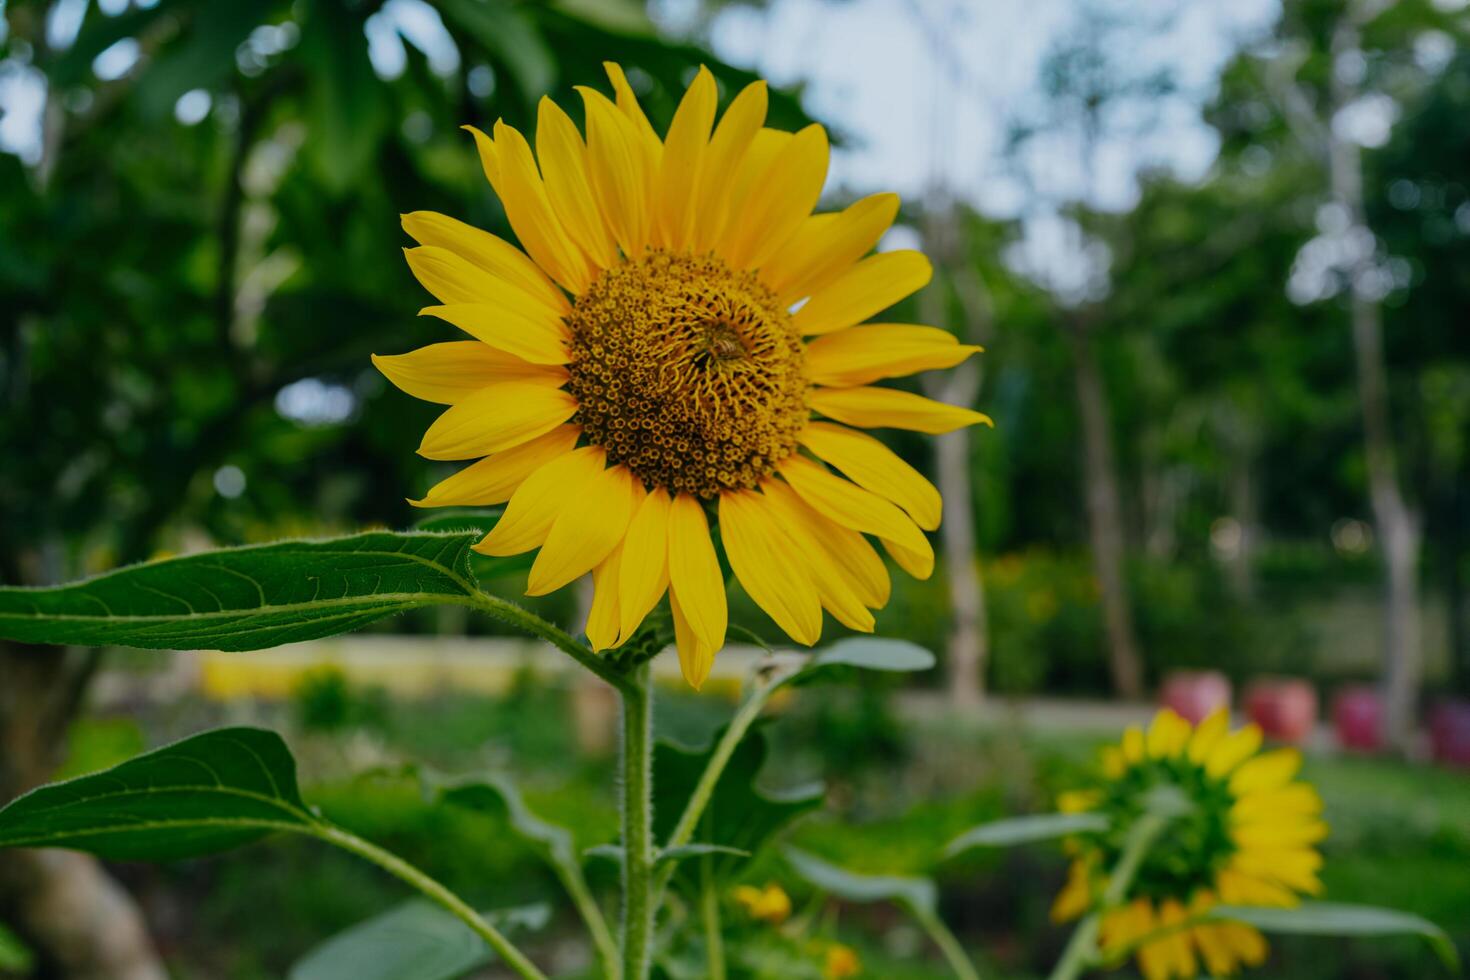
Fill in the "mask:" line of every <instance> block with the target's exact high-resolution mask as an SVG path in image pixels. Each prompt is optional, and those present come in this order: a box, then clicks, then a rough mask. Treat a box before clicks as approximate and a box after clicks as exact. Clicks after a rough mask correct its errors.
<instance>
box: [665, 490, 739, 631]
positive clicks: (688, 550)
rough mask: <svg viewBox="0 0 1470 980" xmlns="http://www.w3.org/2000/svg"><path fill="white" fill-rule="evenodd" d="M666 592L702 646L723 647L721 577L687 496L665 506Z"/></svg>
mask: <svg viewBox="0 0 1470 980" xmlns="http://www.w3.org/2000/svg"><path fill="white" fill-rule="evenodd" d="M668 528H669V530H668V543H669V590H670V592H672V593H673V594H674V595H675V596H677V597H678V599H679V605H680V607H681V608H682V609H683V610H684V615H685V617H686V618H687V621H688V623H689V628H690V629H692V630H693V631H694V636H695V637H696V638H697V639H698V640H699V642H700V644H701V645H702V646H706V647H708V648H709V649H710V650H712V651H714V650H719V649H720V648H721V647H723V646H724V645H725V627H726V625H727V621H728V615H729V614H728V610H727V608H726V605H725V577H724V576H723V575H722V574H721V573H720V561H719V559H718V558H717V557H716V556H715V549H714V545H713V544H712V543H711V542H710V536H709V522H708V521H707V520H706V519H705V516H704V508H703V507H701V506H700V504H699V501H697V500H695V499H694V498H693V497H691V496H690V495H689V494H687V493H681V494H679V495H678V496H676V497H675V498H674V499H673V501H672V503H671V504H670V505H669V516H668Z"/></svg>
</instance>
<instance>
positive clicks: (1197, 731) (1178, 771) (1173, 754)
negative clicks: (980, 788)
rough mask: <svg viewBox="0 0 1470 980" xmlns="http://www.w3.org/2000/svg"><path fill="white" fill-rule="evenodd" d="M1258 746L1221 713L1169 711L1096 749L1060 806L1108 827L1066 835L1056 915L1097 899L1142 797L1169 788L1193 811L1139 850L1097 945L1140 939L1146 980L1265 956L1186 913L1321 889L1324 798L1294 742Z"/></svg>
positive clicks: (1224, 928) (1119, 946) (1118, 946)
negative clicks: (1303, 777) (1085, 781)
mask: <svg viewBox="0 0 1470 980" xmlns="http://www.w3.org/2000/svg"><path fill="white" fill-rule="evenodd" d="M1260 749H1261V732H1260V729H1258V728H1256V727H1255V726H1254V725H1247V726H1245V727H1244V728H1240V729H1237V730H1235V731H1231V730H1230V718H1229V715H1228V713H1227V712H1225V711H1223V710H1222V711H1217V712H1216V713H1214V714H1212V715H1210V717H1208V718H1206V719H1205V720H1204V721H1203V722H1201V723H1200V724H1199V726H1198V727H1194V726H1191V725H1190V723H1189V722H1187V721H1185V720H1184V719H1183V718H1181V717H1180V716H1179V715H1177V714H1175V713H1174V712H1172V711H1170V710H1168V709H1165V710H1163V711H1161V712H1159V714H1158V715H1157V716H1155V718H1154V720H1153V723H1152V724H1151V725H1150V726H1149V728H1148V730H1147V732H1145V731H1144V730H1142V729H1140V728H1130V729H1129V730H1128V731H1127V732H1125V733H1124V736H1123V740H1122V742H1121V743H1119V744H1118V745H1116V746H1109V747H1108V748H1106V749H1105V750H1104V751H1103V759H1102V770H1103V778H1102V780H1100V781H1099V783H1098V785H1096V786H1095V787H1092V788H1089V789H1086V790H1079V791H1073V792H1070V793H1066V794H1064V795H1063V796H1062V798H1061V799H1060V801H1059V805H1060V807H1061V808H1062V809H1063V810H1068V811H1073V812H1080V811H1088V812H1095V813H1099V814H1101V815H1103V816H1106V817H1107V818H1108V827H1109V828H1110V829H1109V830H1107V831H1105V832H1101V833H1098V834H1094V835H1087V836H1083V837H1078V838H1075V839H1073V840H1071V841H1070V842H1069V848H1070V850H1071V852H1072V854H1073V862H1072V866H1071V870H1070V872H1069V875H1068V880H1067V884H1066V885H1065V886H1064V887H1063V889H1062V891H1061V893H1060V894H1059V895H1058V896H1057V899H1056V902H1055V904H1054V905H1053V906H1052V915H1053V917H1054V918H1056V919H1058V920H1063V919H1070V918H1075V917H1077V916H1079V915H1082V914H1083V913H1085V912H1087V911H1089V910H1090V909H1091V908H1092V907H1093V903H1094V902H1095V900H1096V897H1097V896H1099V895H1100V894H1101V893H1102V890H1103V887H1104V886H1105V884H1106V874H1107V871H1108V869H1110V868H1112V867H1114V866H1116V864H1117V862H1118V859H1119V857H1120V855H1121V853H1122V848H1123V843H1124V840H1125V838H1126V836H1127V833H1128V829H1129V828H1130V827H1132V826H1133V824H1134V823H1135V822H1136V821H1137V819H1138V818H1139V817H1140V816H1141V815H1142V813H1143V811H1144V808H1145V806H1146V800H1147V798H1148V795H1149V794H1150V793H1151V792H1154V791H1155V790H1157V789H1158V788H1159V787H1170V788H1172V789H1173V790H1176V791H1178V792H1179V793H1181V794H1182V795H1183V796H1184V797H1185V798H1186V799H1187V800H1188V801H1189V804H1190V805H1189V808H1188V811H1187V812H1186V813H1185V814H1184V815H1183V816H1180V817H1178V818H1176V819H1175V820H1174V821H1173V822H1171V823H1170V825H1169V827H1168V830H1167V831H1166V832H1165V833H1164V835H1163V836H1162V838H1161V839H1160V840H1159V841H1158V842H1157V843H1156V844H1155V845H1154V846H1153V848H1151V849H1150V851H1149V852H1148V854H1147V855H1146V856H1145V857H1144V859H1143V862H1142V863H1141V864H1140V866H1139V868H1138V871H1137V874H1136V876H1135V878H1134V880H1133V883H1132V885H1131V886H1130V889H1129V894H1128V901H1127V903H1126V904H1124V905H1123V906H1121V907H1119V908H1115V909H1111V910H1108V911H1106V912H1105V913H1104V917H1103V923H1102V944H1103V948H1104V951H1105V952H1106V951H1108V950H1109V949H1111V950H1115V951H1117V950H1123V949H1127V948H1129V947H1132V946H1134V945H1136V944H1140V942H1141V945H1138V962H1139V968H1140V969H1141V970H1142V971H1143V973H1144V976H1145V977H1147V978H1148V980H1170V978H1176V977H1177V978H1182V980H1192V978H1193V977H1195V976H1196V975H1197V973H1198V971H1199V969H1200V965H1201V963H1203V965H1204V968H1205V969H1207V970H1208V971H1209V972H1210V973H1211V974H1213V975H1216V976H1223V975H1226V974H1230V973H1233V972H1235V971H1236V970H1237V969H1239V968H1240V967H1241V966H1243V965H1245V966H1253V965H1256V964H1258V963H1260V962H1261V961H1262V960H1263V959H1264V958H1265V955H1266V944H1265V940H1264V939H1263V938H1262V937H1261V935H1260V933H1259V932H1257V931H1256V930H1255V929H1254V928H1252V927H1250V926H1245V925H1238V924H1233V923H1221V922H1210V923H1204V922H1195V921H1193V920H1194V919H1196V918H1197V917H1199V916H1201V915H1203V914H1204V913H1205V912H1207V911H1208V910H1209V908H1210V907H1211V906H1213V905H1215V904H1217V903H1225V904H1230V905H1275V906H1290V905H1295V904H1296V903H1297V902H1298V901H1299V900H1300V896H1301V895H1302V894H1316V893H1317V892H1319V891H1320V890H1321V883H1320V881H1319V880H1318V878H1317V872H1318V870H1319V869H1320V868H1321V865H1322V857H1321V854H1320V853H1319V852H1318V851H1317V848H1316V845H1317V844H1318V843H1319V842H1320V841H1321V840H1322V839H1323V838H1324V837H1325V836H1326V835H1327V826H1326V824H1325V823H1323V822H1322V819H1321V813H1322V801H1321V798H1320V797H1319V796H1318V795H1317V791H1316V790H1315V789H1313V788H1312V787H1311V786H1310V785H1309V784H1307V783H1304V782H1300V781H1297V780H1296V779H1295V777H1296V774H1297V770H1298V769H1299V768H1300V766H1301V758H1300V756H1299V755H1298V754H1297V752H1296V751H1295V750H1293V749H1277V750H1274V751H1268V752H1261V751H1260ZM1155 933H1158V936H1157V937H1156V938H1151V939H1147V940H1146V941H1145V937H1150V936H1153V935H1154V934H1155Z"/></svg>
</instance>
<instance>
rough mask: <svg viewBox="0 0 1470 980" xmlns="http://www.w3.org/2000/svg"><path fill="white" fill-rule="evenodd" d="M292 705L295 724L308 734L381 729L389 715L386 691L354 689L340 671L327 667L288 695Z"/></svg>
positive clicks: (307, 677)
mask: <svg viewBox="0 0 1470 980" xmlns="http://www.w3.org/2000/svg"><path fill="white" fill-rule="evenodd" d="M291 703H292V707H293V708H294V709H295V712H296V721H297V723H298V724H300V725H301V727H302V728H304V729H306V730H307V731H319V732H331V731H342V730H344V729H348V728H372V729H376V730H381V729H382V728H383V726H384V725H385V724H386V722H387V717H388V712H389V707H388V700H387V695H386V692H384V691H382V690H381V689H379V688H372V689H369V690H365V691H359V690H355V689H354V688H353V687H352V685H351V684H350V683H349V682H348V680H347V675H346V674H345V673H343V671H342V669H341V668H340V667H336V666H330V665H329V666H324V667H318V668H316V669H314V670H311V671H309V672H308V673H307V674H306V675H305V676H304V677H302V678H301V681H300V683H298V684H297V685H296V689H295V690H294V691H292V692H291Z"/></svg>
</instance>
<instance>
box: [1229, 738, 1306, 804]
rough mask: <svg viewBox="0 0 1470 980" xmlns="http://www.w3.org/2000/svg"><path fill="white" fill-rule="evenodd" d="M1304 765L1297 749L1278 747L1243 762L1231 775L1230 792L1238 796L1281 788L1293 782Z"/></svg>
mask: <svg viewBox="0 0 1470 980" xmlns="http://www.w3.org/2000/svg"><path fill="white" fill-rule="evenodd" d="M1301 767H1302V754H1301V753H1300V752H1298V751H1297V750H1296V749H1276V750H1275V751H1273V752H1266V753H1264V754H1262V755H1258V756H1256V757H1255V758H1254V759H1250V760H1248V761H1247V762H1244V763H1242V764H1241V766H1240V768H1239V769H1236V770H1235V772H1234V773H1232V774H1231V776H1230V792H1231V793H1233V794H1235V795H1236V796H1244V795H1245V794H1247V793H1257V792H1261V791H1263V790H1273V789H1280V788H1281V787H1283V786H1285V785H1286V784H1287V783H1289V782H1291V780H1292V778H1293V777H1294V776H1296V774H1297V772H1298V771H1300V769H1301Z"/></svg>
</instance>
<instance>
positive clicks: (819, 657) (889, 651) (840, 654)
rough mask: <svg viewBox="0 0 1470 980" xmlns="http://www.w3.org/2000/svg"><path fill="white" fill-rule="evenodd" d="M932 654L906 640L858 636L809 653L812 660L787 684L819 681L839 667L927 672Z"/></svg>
mask: <svg viewBox="0 0 1470 980" xmlns="http://www.w3.org/2000/svg"><path fill="white" fill-rule="evenodd" d="M933 666H934V654H932V653H930V652H929V651H928V650H925V649H924V648H923V647H921V646H918V645H917V644H914V643H910V642H909V641H908V640H895V639H889V638H886V637H878V636H857V637H852V638H849V639H845V640H839V641H838V642H836V643H834V644H832V645H831V646H829V647H824V648H823V649H821V650H818V651H817V652H816V653H814V654H812V656H811V658H810V659H809V660H808V661H807V664H806V666H805V667H803V668H802V669H801V670H800V671H798V672H797V673H796V674H794V675H792V676H791V677H790V678H789V679H788V681H787V682H788V683H797V684H804V683H808V682H811V681H813V680H819V679H822V678H823V677H825V676H829V675H831V674H832V673H834V672H836V668H840V667H857V668H860V669H862V670H881V671H889V672H893V673H915V672H918V671H921V670H930V669H931V668H933Z"/></svg>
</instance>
